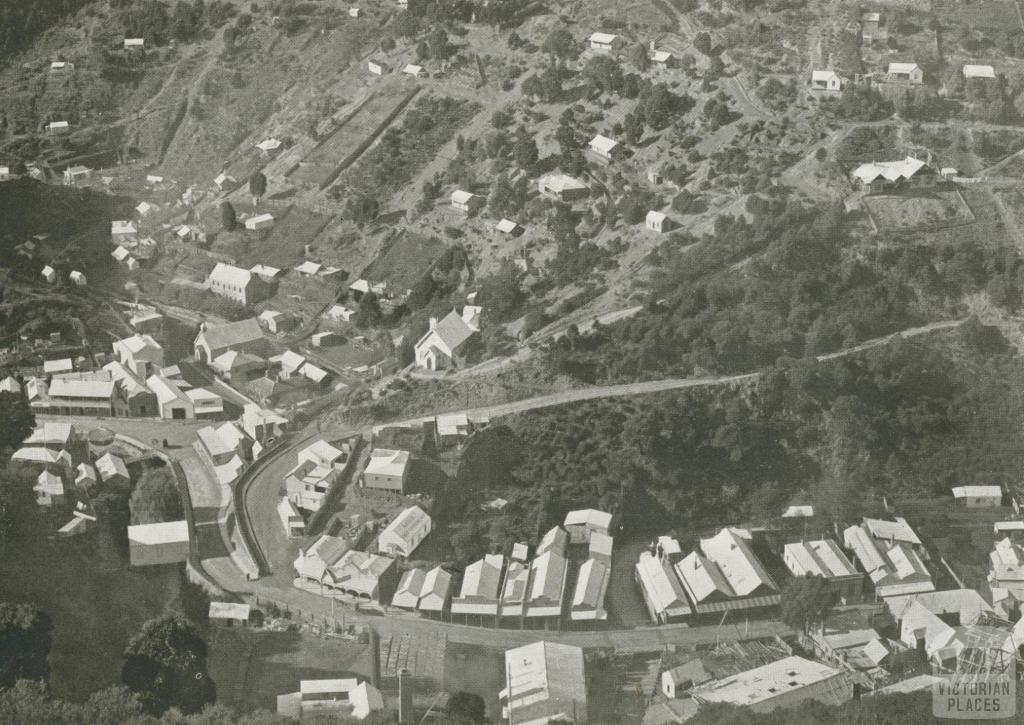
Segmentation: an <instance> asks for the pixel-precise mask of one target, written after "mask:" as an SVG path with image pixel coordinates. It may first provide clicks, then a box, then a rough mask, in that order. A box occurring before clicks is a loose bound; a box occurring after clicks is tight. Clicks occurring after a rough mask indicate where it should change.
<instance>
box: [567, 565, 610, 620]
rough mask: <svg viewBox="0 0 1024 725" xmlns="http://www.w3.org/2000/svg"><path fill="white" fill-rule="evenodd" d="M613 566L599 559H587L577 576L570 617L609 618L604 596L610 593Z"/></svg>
mask: <svg viewBox="0 0 1024 725" xmlns="http://www.w3.org/2000/svg"><path fill="white" fill-rule="evenodd" d="M610 577H611V567H610V566H608V565H607V564H604V563H603V562H601V561H598V560H597V559H587V560H586V561H585V562H583V565H582V566H580V570H579V574H578V575H577V576H576V591H575V592H574V593H573V597H572V606H571V608H570V610H569V617H570V618H571V619H572V620H574V621H582V620H597V621H604V620H606V619H608V612H607V610H606V609H605V608H604V598H605V595H606V594H607V593H608V582H609V580H610Z"/></svg>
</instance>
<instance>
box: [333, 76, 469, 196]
mask: <svg viewBox="0 0 1024 725" xmlns="http://www.w3.org/2000/svg"><path fill="white" fill-rule="evenodd" d="M479 110H480V106H479V105H478V104H475V103H466V102H464V101H456V100H455V99H452V98H446V97H437V96H429V97H424V98H420V99H419V100H418V101H416V102H415V103H414V104H413V105H412V107H411V108H410V109H409V110H408V112H406V114H405V115H404V116H403V117H402V122H401V125H400V126H397V125H396V126H391V127H390V128H388V130H387V131H385V132H384V133H383V134H382V135H381V137H380V140H379V142H378V143H377V144H376V145H375V146H374V147H373V148H372V149H370V150H369V151H367V152H366V154H364V155H363V157H362V159H361V160H360V161H359V163H358V164H357V165H356V167H355V168H354V169H352V170H351V171H350V172H348V174H347V176H346V177H344V181H343V183H341V184H339V185H337V186H335V187H332V189H331V193H332V194H334V195H335V196H339V195H342V196H346V197H348V196H350V195H353V194H357V193H358V194H362V195H364V196H367V197H371V198H375V199H381V198H384V197H386V196H387V195H388V194H390V193H392V192H394V191H396V190H398V189H399V188H401V187H402V186H403V185H404V184H405V183H406V182H407V181H408V180H409V178H410V177H411V176H412V174H414V173H415V172H416V170H417V169H419V168H421V167H422V166H423V165H424V164H425V163H426V162H427V161H428V160H430V159H432V158H433V157H434V154H435V153H436V151H437V149H439V148H440V147H441V146H443V145H444V144H445V143H447V142H448V141H449V140H450V139H451V138H452V137H453V136H454V135H455V132H456V130H457V129H458V128H459V127H460V126H462V125H463V124H464V123H465V122H466V121H468V120H469V119H470V118H472V117H473V116H474V115H475V114H476V113H477V111H479Z"/></svg>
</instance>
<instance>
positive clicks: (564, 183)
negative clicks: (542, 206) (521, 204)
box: [537, 172, 590, 202]
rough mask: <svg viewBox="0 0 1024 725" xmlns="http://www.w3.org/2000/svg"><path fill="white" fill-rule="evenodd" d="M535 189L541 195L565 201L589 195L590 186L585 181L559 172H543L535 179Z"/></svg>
mask: <svg viewBox="0 0 1024 725" xmlns="http://www.w3.org/2000/svg"><path fill="white" fill-rule="evenodd" d="M537 190H538V191H539V192H540V193H541V195H542V196H546V197H548V198H550V199H558V200H559V201H565V202H571V201H577V200H579V199H585V198H587V196H589V195H590V187H588V186H587V185H586V183H585V182H583V181H580V180H579V179H577V178H574V177H572V176H569V175H568V174H563V173H561V172H554V173H550V174H544V176H542V177H540V179H538V180H537Z"/></svg>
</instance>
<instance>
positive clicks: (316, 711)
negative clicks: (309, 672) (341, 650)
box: [277, 677, 384, 722]
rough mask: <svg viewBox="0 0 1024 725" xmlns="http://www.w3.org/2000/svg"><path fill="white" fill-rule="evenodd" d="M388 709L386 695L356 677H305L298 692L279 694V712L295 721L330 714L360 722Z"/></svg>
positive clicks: (347, 720) (333, 718) (331, 717)
mask: <svg viewBox="0 0 1024 725" xmlns="http://www.w3.org/2000/svg"><path fill="white" fill-rule="evenodd" d="M383 710H384V696H383V695H382V694H381V692H380V690H378V689H377V688H376V687H374V686H373V685H371V684H370V683H368V682H360V681H359V680H358V679H356V678H354V677H350V678H345V679H337V680H302V681H300V682H299V690H298V692H289V693H287V694H284V695H278V696H277V714H278V715H282V716H284V717H287V718H290V719H291V720H294V721H300V722H301V721H308V720H311V719H314V718H328V719H330V721H331V722H353V721H355V722H358V721H360V720H365V719H366V718H368V717H370V715H372V714H373V713H376V712H381V711H383Z"/></svg>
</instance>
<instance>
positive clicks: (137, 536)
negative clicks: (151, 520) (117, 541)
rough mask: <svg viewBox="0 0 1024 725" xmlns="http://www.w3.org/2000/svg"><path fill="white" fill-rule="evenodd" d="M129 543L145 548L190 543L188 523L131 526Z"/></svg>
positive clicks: (176, 522) (169, 522)
mask: <svg viewBox="0 0 1024 725" xmlns="http://www.w3.org/2000/svg"><path fill="white" fill-rule="evenodd" d="M128 541H130V542H132V543H135V544H142V545H145V546H154V545H157V544H170V543H179V542H185V541H188V521H167V522H164V523H162V524H139V525H138V526H129V527H128Z"/></svg>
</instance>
